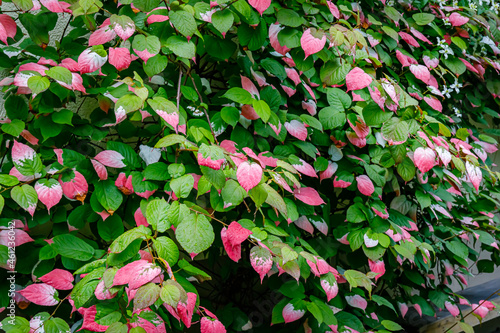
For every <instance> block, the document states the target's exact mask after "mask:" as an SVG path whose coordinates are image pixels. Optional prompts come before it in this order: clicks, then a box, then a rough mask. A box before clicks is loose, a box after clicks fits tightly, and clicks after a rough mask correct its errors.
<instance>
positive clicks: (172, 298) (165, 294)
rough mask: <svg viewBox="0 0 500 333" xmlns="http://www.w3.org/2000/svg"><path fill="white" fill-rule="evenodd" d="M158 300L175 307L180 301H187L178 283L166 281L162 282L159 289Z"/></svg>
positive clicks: (184, 292)
mask: <svg viewBox="0 0 500 333" xmlns="http://www.w3.org/2000/svg"><path fill="white" fill-rule="evenodd" d="M160 298H161V300H162V301H163V302H164V303H167V304H168V305H170V306H172V307H176V306H177V304H178V303H179V302H180V301H185V299H187V294H186V291H185V290H184V288H182V286H181V285H180V284H179V283H178V282H176V281H174V280H167V281H165V282H163V286H162V287H161V291H160Z"/></svg>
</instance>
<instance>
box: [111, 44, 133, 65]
mask: <svg viewBox="0 0 500 333" xmlns="http://www.w3.org/2000/svg"><path fill="white" fill-rule="evenodd" d="M131 62H132V58H131V57H130V51H129V49H128V48H125V47H114V48H113V47H110V48H109V63H110V64H111V65H113V66H115V67H116V69H118V70H119V71H121V70H124V69H127V68H128V67H129V66H130V63H131Z"/></svg>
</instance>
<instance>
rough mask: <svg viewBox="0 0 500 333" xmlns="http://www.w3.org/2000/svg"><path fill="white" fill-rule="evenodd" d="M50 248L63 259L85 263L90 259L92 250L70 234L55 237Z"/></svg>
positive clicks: (92, 253)
mask: <svg viewBox="0 0 500 333" xmlns="http://www.w3.org/2000/svg"><path fill="white" fill-rule="evenodd" d="M53 241H54V243H53V244H52V248H53V249H54V250H55V251H56V252H57V253H59V254H60V255H62V256H63V257H67V258H71V259H75V260H80V261H87V260H90V259H92V257H93V255H94V248H93V247H92V246H90V245H89V244H87V243H85V242H84V241H83V240H81V239H80V238H78V237H76V236H73V235H72V234H63V235H57V236H55V237H54V238H53Z"/></svg>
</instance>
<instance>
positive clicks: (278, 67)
mask: <svg viewBox="0 0 500 333" xmlns="http://www.w3.org/2000/svg"><path fill="white" fill-rule="evenodd" d="M260 65H261V66H262V68H264V69H265V70H266V71H268V72H269V73H271V74H274V75H276V76H277V77H278V79H280V80H282V81H283V80H285V79H286V78H287V75H286V71H285V67H283V65H282V64H280V63H279V62H278V61H277V60H275V59H271V58H266V59H264V60H261V62H260Z"/></svg>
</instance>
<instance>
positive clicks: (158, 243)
mask: <svg viewBox="0 0 500 333" xmlns="http://www.w3.org/2000/svg"><path fill="white" fill-rule="evenodd" d="M153 247H154V249H155V251H156V253H157V254H158V256H159V257H160V258H163V259H165V260H166V261H167V262H168V264H169V265H170V266H174V265H175V264H176V263H177V261H178V260H179V248H178V247H177V245H176V244H175V242H174V241H173V240H171V239H170V238H168V237H165V236H160V237H158V238H156V239H153Z"/></svg>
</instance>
